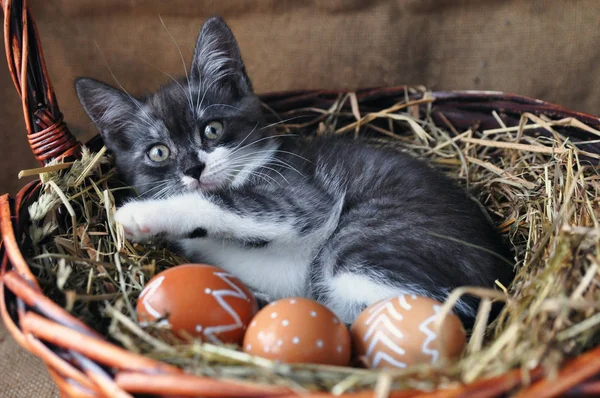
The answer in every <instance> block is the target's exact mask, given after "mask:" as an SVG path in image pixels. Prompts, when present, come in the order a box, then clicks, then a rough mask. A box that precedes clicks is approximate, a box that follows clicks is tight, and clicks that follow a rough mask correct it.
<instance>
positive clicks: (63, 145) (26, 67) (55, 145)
mask: <svg viewBox="0 0 600 398" xmlns="http://www.w3.org/2000/svg"><path fill="white" fill-rule="evenodd" d="M2 10H3V13H4V45H5V49H6V58H7V61H8V70H9V72H10V74H11V77H12V79H13V83H14V85H15V88H16V89H17V92H18V93H19V96H20V97H21V103H22V106H23V116H24V118H25V127H26V128H27V137H28V140H29V145H30V146H31V150H32V151H33V154H34V155H35V157H36V159H37V160H38V161H40V162H41V163H45V162H47V161H50V160H52V159H54V158H61V157H68V156H71V155H75V154H77V152H78V151H79V143H78V142H77V140H76V139H75V137H74V136H73V135H72V134H71V132H70V131H69V129H68V128H67V125H66V123H65V122H64V120H63V115H62V114H61V113H60V110H59V107H58V102H57V100H56V96H55V94H54V90H53V88H52V84H51V82H50V78H49V76H48V71H47V70H46V63H45V61H44V55H43V53H42V46H41V43H40V39H39V34H38V30H37V26H36V24H35V21H34V20H33V17H32V15H31V11H30V9H29V6H28V4H27V1H18V0H15V1H13V0H2Z"/></svg>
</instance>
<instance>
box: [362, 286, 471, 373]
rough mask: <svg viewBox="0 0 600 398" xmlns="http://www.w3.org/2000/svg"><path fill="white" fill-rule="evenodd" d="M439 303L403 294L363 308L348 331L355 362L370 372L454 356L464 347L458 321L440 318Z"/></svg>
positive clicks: (464, 339) (453, 316)
mask: <svg viewBox="0 0 600 398" xmlns="http://www.w3.org/2000/svg"><path fill="white" fill-rule="evenodd" d="M441 309H442V304H441V303H439V302H437V301H435V300H432V299H430V298H428V297H423V296H416V295H410V294H403V295H399V296H396V297H392V298H388V299H384V300H381V301H379V302H377V303H375V304H373V305H371V306H369V307H368V308H367V309H365V310H364V311H363V312H362V313H361V314H360V315H359V316H358V317H357V318H356V320H355V321H354V323H353V324H352V327H351V328H350V334H351V336H352V344H353V347H354V351H355V355H356V358H357V361H358V362H359V363H362V364H363V365H365V366H366V367H369V368H373V369H385V368H388V369H398V368H406V367H409V366H411V365H415V364H424V363H430V364H433V363H436V362H437V361H439V360H441V359H447V360H452V359H454V358H456V357H458V356H459V355H460V354H461V353H462V352H463V350H464V348H465V345H466V332H465V329H464V327H463V324H462V322H461V321H460V319H459V318H458V317H457V316H456V315H455V314H453V313H449V314H447V315H445V316H444V318H443V319H441V320H440V321H441V323H439V325H440V327H439V328H436V325H438V322H436V321H438V319H439V317H440V316H441V315H440V311H441Z"/></svg>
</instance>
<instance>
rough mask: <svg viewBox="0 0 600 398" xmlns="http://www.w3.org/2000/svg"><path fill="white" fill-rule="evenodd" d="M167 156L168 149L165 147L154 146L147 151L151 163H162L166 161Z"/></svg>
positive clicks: (168, 153)
mask: <svg viewBox="0 0 600 398" xmlns="http://www.w3.org/2000/svg"><path fill="white" fill-rule="evenodd" d="M169 155H170V151H169V148H167V147H166V146H165V145H162V144H159V145H154V146H153V147H152V148H150V150H149V151H148V157H149V158H150V160H152V161H153V162H157V163H159V162H164V161H165V160H167V159H168V157H169Z"/></svg>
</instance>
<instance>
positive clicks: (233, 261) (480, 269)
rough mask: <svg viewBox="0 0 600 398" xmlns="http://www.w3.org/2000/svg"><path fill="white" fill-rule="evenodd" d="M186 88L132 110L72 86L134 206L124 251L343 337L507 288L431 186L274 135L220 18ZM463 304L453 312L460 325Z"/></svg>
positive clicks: (482, 227)
mask: <svg viewBox="0 0 600 398" xmlns="http://www.w3.org/2000/svg"><path fill="white" fill-rule="evenodd" d="M188 77H189V82H188V79H180V80H178V81H176V82H174V83H171V84H169V85H166V86H164V87H162V88H161V89H159V90H158V91H157V92H156V93H154V94H152V95H149V96H147V97H146V98H142V99H138V98H133V97H132V96H130V95H129V94H127V93H125V92H123V91H120V90H117V89H115V88H113V87H110V86H108V85H106V84H103V83H100V82H98V81H95V80H92V79H78V80H77V82H76V89H77V93H78V96H79V99H80V101H81V103H82V104H83V106H84V108H85V110H86V111H87V113H88V114H89V116H90V118H91V119H92V120H93V122H94V123H95V125H96V126H97V127H98V129H99V131H100V133H101V135H102V137H103V139H104V142H105V144H106V146H107V147H108V149H109V150H110V151H111V152H112V153H113V154H114V157H115V162H116V165H117V168H118V169H119V170H120V172H121V173H122V174H123V176H124V177H125V178H126V181H127V182H128V183H130V184H132V185H133V186H135V188H136V189H137V190H138V192H139V193H140V194H141V196H140V197H139V198H138V199H135V200H131V201H130V202H128V203H126V204H125V205H124V206H122V207H120V208H119V209H118V211H117V213H116V215H115V218H116V220H117V222H119V223H120V224H122V225H123V227H124V229H125V231H126V233H127V235H128V237H129V238H130V239H131V240H133V241H146V240H150V239H153V238H156V237H159V236H160V237H163V238H166V239H167V240H168V241H170V242H173V243H176V244H177V245H178V246H179V247H180V248H181V249H182V250H183V252H184V253H185V255H187V256H188V258H189V259H190V260H192V261H195V262H205V263H209V264H213V265H217V266H220V267H222V268H224V269H225V270H227V271H229V272H231V273H232V274H234V275H236V276H237V277H239V278H240V279H241V280H242V281H243V282H244V283H245V284H247V285H248V286H249V287H250V288H251V289H253V291H254V292H255V293H256V295H257V297H258V298H259V299H260V300H263V301H265V302H268V301H272V300H275V299H279V298H283V297H290V296H305V297H310V298H313V299H316V300H318V301H320V302H321V303H323V304H324V305H326V306H327V307H329V308H330V309H332V310H333V311H334V312H335V313H336V314H337V315H338V316H339V317H340V318H341V319H342V320H343V321H344V322H345V323H347V324H350V323H352V321H353V320H354V319H355V317H356V316H357V315H358V314H359V313H360V312H361V311H362V310H363V309H364V308H365V307H366V306H368V305H370V304H372V303H374V302H376V301H378V300H380V299H383V298H387V297H390V296H393V295H397V294H401V293H411V294H419V295H425V296H429V297H432V298H435V299H438V300H444V299H445V297H447V295H448V293H449V292H450V291H451V290H452V289H454V288H456V287H458V286H463V285H471V286H484V287H489V288H492V287H494V281H495V280H497V279H498V280H500V281H501V282H503V283H504V284H507V283H509V282H510V280H511V279H512V276H513V270H512V266H511V265H510V262H508V261H507V259H509V258H510V252H509V251H508V249H507V248H506V247H505V246H504V244H503V242H502V240H501V238H500V236H499V234H498V233H497V231H496V230H495V229H494V227H493V226H491V225H489V223H488V221H487V219H486V218H485V216H484V214H483V213H482V211H481V210H480V208H479V207H478V206H477V205H476V204H475V203H473V202H472V201H471V200H470V199H468V197H467V195H466V193H465V192H463V190H462V189H460V188H458V187H457V186H456V185H455V184H454V183H453V181H451V180H450V179H448V178H447V177H445V176H444V175H442V174H441V173H440V172H438V171H436V170H434V169H433V168H431V167H429V166H428V165H426V164H424V163H422V162H421V161H418V160H416V159H414V158H413V157H411V156H409V155H406V154H401V153H398V152H396V151H391V150H385V149H375V148H373V147H370V146H367V145H364V144H361V143H360V142H358V141H350V140H342V139H340V138H326V137H322V138H313V139H304V138H300V137H294V136H286V135H278V134H277V133H276V132H275V131H274V129H273V128H272V127H270V126H269V125H267V124H266V122H265V119H264V117H263V115H262V113H261V107H260V102H259V99H258V98H257V96H256V95H255V94H254V93H253V89H252V84H251V81H250V79H249V78H248V76H247V74H246V70H245V67H244V63H243V61H242V58H241V56H240V51H239V49H238V46H237V43H236V40H235V38H234V37H233V34H232V32H231V31H230V29H229V28H228V27H227V25H226V24H225V23H224V22H223V21H222V20H221V19H219V18H216V17H215V18H212V19H210V20H208V21H207V22H206V23H205V25H204V26H203V28H202V30H201V32H200V35H199V38H198V42H197V44H196V48H195V50H194V57H193V62H192V65H191V68H190V71H189V76H188ZM476 305H477V300H475V299H473V298H465V299H463V300H461V301H460V302H459V303H458V304H457V306H456V310H457V312H458V313H459V314H460V316H461V317H462V318H463V320H465V322H467V323H468V322H469V321H472V318H473V316H474V314H475V312H476Z"/></svg>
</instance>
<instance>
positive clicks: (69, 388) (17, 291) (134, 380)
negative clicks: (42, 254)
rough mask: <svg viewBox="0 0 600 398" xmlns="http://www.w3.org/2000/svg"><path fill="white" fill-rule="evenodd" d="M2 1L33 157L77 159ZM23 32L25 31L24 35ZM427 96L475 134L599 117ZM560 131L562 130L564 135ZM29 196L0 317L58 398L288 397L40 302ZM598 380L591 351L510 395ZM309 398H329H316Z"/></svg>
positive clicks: (13, 11)
mask: <svg viewBox="0 0 600 398" xmlns="http://www.w3.org/2000/svg"><path fill="white" fill-rule="evenodd" d="M1 1H2V9H3V12H4V32H5V48H6V55H7V59H8V64H9V71H10V73H11V75H12V77H13V81H14V83H15V88H16V89H17V92H18V93H19V95H20V96H21V99H22V104H23V113H24V117H25V124H26V128H27V133H28V134H27V135H28V139H29V142H30V146H31V147H32V151H33V152H34V154H35V155H36V157H37V159H38V160H39V161H40V162H42V163H44V162H46V161H48V160H50V159H53V158H61V157H65V158H67V157H76V156H77V155H78V153H79V152H78V151H79V147H80V143H78V142H77V141H76V140H75V138H74V137H73V135H72V134H71V133H70V132H69V130H68V128H67V127H66V124H65V123H64V121H63V118H62V114H61V113H60V110H59V107H58V102H57V100H56V97H55V95H54V91H53V88H52V85H51V83H50V78H49V76H48V73H47V70H46V66H45V62H44V58H43V53H42V46H41V42H40V40H39V34H38V32H37V28H36V27H35V22H34V20H33V16H32V14H31V11H30V9H29V6H28V3H27V0H1ZM28 26H29V27H30V28H31V29H28V28H27V27H28ZM30 34H32V35H30ZM31 73H33V74H34V75H35V76H34V77H35V78H33V77H32V76H31V75H30V74H31ZM34 84H38V85H39V86H34ZM409 89H410V90H411V91H410V92H408V94H407V95H409V96H410V97H411V98H413V99H414V98H418V97H419V96H424V95H425V93H423V92H422V91H419V90H413V89H411V88H409V87H407V86H395V87H375V88H365V89H360V90H356V91H353V92H354V93H355V95H356V97H357V99H358V101H359V102H363V103H367V104H368V103H376V102H377V101H382V100H390V101H391V100H393V99H403V98H404V97H405V91H407V90H409ZM347 92H348V91H347V90H318V89H317V90H298V91H280V92H271V93H264V94H261V95H260V98H261V99H262V100H263V101H264V102H266V103H268V104H269V106H270V107H271V108H273V109H275V110H277V109H286V108H287V109H289V108H300V107H302V106H304V105H305V104H311V105H312V106H316V107H327V106H330V105H331V104H332V103H333V102H334V101H335V100H336V98H337V97H338V96H339V95H341V94H344V93H347ZM427 95H431V96H433V97H434V98H435V102H434V106H435V107H436V109H437V110H438V111H439V112H441V113H443V114H444V115H445V117H447V119H449V120H450V121H451V122H452V123H453V125H454V126H456V127H457V128H463V127H465V126H467V127H468V126H471V125H473V123H474V121H476V122H477V123H478V124H479V125H485V124H486V123H488V124H489V123H497V122H496V120H495V119H494V118H493V117H491V116H490V115H489V114H487V113H485V111H486V110H491V109H493V110H501V111H502V113H503V115H504V116H505V117H506V118H507V121H508V122H510V123H515V122H518V120H519V118H520V116H521V115H522V114H524V113H527V112H531V113H534V114H544V115H547V116H550V117H553V118H558V119H563V118H574V119H576V120H579V121H580V122H582V123H584V124H586V125H588V126H592V127H597V126H600V118H599V117H597V116H592V115H588V114H585V113H581V112H575V111H572V110H569V109H567V108H564V107H562V106H560V105H556V104H552V103H548V102H545V101H541V100H538V99H535V98H531V97H526V96H522V95H517V94H510V93H503V92H499V91H486V90H451V91H432V92H429V93H427ZM30 97H31V98H36V101H29V100H28V98H30ZM34 102H35V103H34ZM40 104H41V105H40ZM444 112H445V113H444ZM488 113H489V112H488ZM474 115H477V116H478V117H474ZM565 129H567V130H568V127H565ZM97 140H98V136H96V137H95V138H94V139H92V142H97ZM592 147H593V148H594V151H595V152H596V153H600V146H599V145H592ZM38 189H39V181H33V182H31V183H29V184H28V185H26V186H25V187H24V188H23V189H21V190H20V191H19V193H18V194H17V195H16V196H15V198H14V199H12V198H11V197H10V196H9V195H3V196H0V228H1V231H2V242H1V243H0V259H1V261H2V263H1V264H2V274H1V279H0V282H1V284H2V288H1V289H0V315H1V316H2V319H3V321H4V323H5V325H6V327H7V328H8V330H9V331H10V333H11V334H12V335H13V337H14V338H15V339H16V341H17V343H18V344H20V345H21V346H23V347H24V348H25V349H27V350H28V351H30V352H32V353H33V354H34V355H36V356H37V357H39V358H41V359H42V360H43V361H44V362H45V364H46V366H47V368H48V370H49V372H50V374H51V376H52V377H53V379H54V380H55V381H56V384H57V386H58V387H59V389H60V390H61V392H62V393H63V394H64V396H90V397H92V396H111V397H112V396H115V397H130V396H131V394H132V393H154V394H184V395H185V394H187V395H190V394H192V393H193V394H196V395H197V394H202V395H205V396H236V397H244V396H286V395H290V396H292V395H294V396H295V395H296V394H295V393H294V392H293V391H291V390H289V389H287V388H278V387H273V386H264V385H254V384H250V383H239V382H230V381H217V380H214V379H210V378H207V377H200V376H192V375H187V374H184V373H183V372H182V371H181V370H180V369H178V368H175V367H173V366H170V365H167V364H164V363H161V362H158V361H155V360H152V359H149V358H146V357H143V356H141V355H137V354H134V353H131V352H128V351H125V350H124V349H122V348H120V347H118V346H116V345H114V344H112V343H109V342H108V341H107V340H106V339H105V338H104V337H103V336H100V335H99V334H98V333H97V332H95V331H93V330H91V329H90V328H89V327H88V326H87V325H85V324H83V323H82V322H80V321H78V320H77V319H76V318H74V317H73V316H71V315H70V314H69V313H67V312H66V311H65V310H64V309H63V308H61V307H60V306H58V305H57V304H56V303H54V302H52V301H51V300H50V299H49V298H47V297H46V296H44V295H43V293H42V292H41V290H40V288H39V286H38V284H37V281H36V278H35V276H34V274H33V273H32V272H31V270H30V269H29V267H28V265H27V263H26V261H25V259H24V257H23V254H22V253H21V248H20V246H19V244H18V242H19V240H18V239H17V236H19V234H20V233H21V232H22V231H21V230H20V226H21V225H22V223H23V216H25V217H26V216H27V214H26V213H23V214H21V213H22V210H23V209H24V207H25V206H26V205H27V203H28V202H29V201H31V200H33V199H34V198H35V197H36V195H37V193H38ZM7 293H8V294H7ZM44 342H46V343H51V344H52V345H50V346H49V345H47V344H46V343H44ZM107 366H108V367H113V368H115V369H117V371H116V375H115V376H114V377H113V375H111V374H110V373H108V372H107V371H106V370H105V367H107ZM599 372H600V347H598V348H596V349H593V350H590V351H588V352H586V353H584V354H582V355H580V356H578V357H577V358H574V359H572V360H570V361H569V362H568V363H567V364H566V365H565V366H564V367H563V369H562V370H561V371H560V374H559V377H558V379H557V381H550V380H547V379H544V378H542V376H543V375H542V370H541V369H539V368H538V369H536V370H534V371H533V372H532V373H531V375H530V378H531V380H532V381H533V383H532V384H531V386H529V387H527V388H525V389H524V390H523V391H521V392H520V394H519V396H521V397H536V398H539V397H541V396H555V395H557V394H562V393H564V392H566V391H568V390H571V391H573V390H572V388H573V387H574V386H579V387H578V389H579V390H578V391H580V392H584V393H585V394H595V393H598V392H600V386H599V385H598V383H596V384H594V383H593V382H592V383H591V384H587V385H583V384H582V383H584V382H585V381H586V380H588V379H589V378H590V377H592V376H594V375H596V374H598V373H599ZM523 381H524V379H523V375H522V374H521V372H520V371H519V369H515V370H512V371H509V372H507V373H506V374H503V375H501V376H498V377H495V378H491V379H485V380H480V381H477V382H474V383H472V384H469V385H463V386H457V387H455V388H452V389H448V390H444V391H434V392H431V393H424V392H421V391H399V392H394V393H392V394H391V396H393V397H408V396H419V397H428V396H430V397H433V396H436V397H454V396H471V395H472V396H478V397H487V396H498V395H501V394H503V393H506V392H507V391H510V390H512V389H514V388H516V387H519V386H521V385H522V384H523ZM372 395H373V392H372V391H367V392H362V393H353V394H346V395H345V396H349V397H350V396H352V397H362V396H364V397H367V396H372ZM308 396H315V397H316V396H319V397H326V396H331V395H330V394H327V393H315V394H313V395H308Z"/></svg>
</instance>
